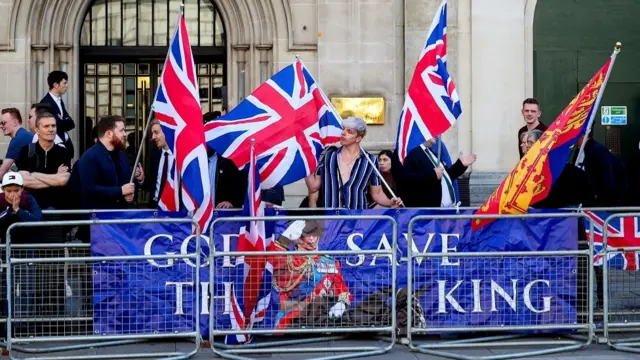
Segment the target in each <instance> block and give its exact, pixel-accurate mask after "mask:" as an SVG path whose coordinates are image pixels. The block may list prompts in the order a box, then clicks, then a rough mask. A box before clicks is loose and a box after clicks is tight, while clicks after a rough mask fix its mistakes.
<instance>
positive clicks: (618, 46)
mask: <svg viewBox="0 0 640 360" xmlns="http://www.w3.org/2000/svg"><path fill="white" fill-rule="evenodd" d="M621 49H622V43H621V42H617V43H616V46H615V47H614V49H613V54H611V65H609V69H607V75H605V77H604V82H603V84H602V87H600V91H598V96H596V101H595V103H594V104H593V109H594V110H595V111H591V115H589V121H588V122H587V130H586V131H585V133H584V138H583V139H582V144H580V151H578V156H577V157H576V162H575V166H578V163H579V161H580V156H581V155H582V154H583V153H584V146H585V144H586V143H587V139H588V138H589V134H590V133H591V127H592V126H593V121H594V119H595V117H596V112H597V111H598V106H599V105H600V100H602V94H604V89H605V87H606V86H607V82H609V75H610V74H611V70H612V69H613V65H614V64H615V62H616V57H617V56H618V54H619V53H620V50H621Z"/></svg>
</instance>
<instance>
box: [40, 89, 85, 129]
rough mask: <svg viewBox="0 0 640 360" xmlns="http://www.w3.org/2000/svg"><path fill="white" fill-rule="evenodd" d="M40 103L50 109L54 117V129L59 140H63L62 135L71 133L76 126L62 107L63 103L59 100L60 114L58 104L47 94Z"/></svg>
mask: <svg viewBox="0 0 640 360" xmlns="http://www.w3.org/2000/svg"><path fill="white" fill-rule="evenodd" d="M40 102H41V103H43V104H47V105H49V107H50V108H51V113H52V114H53V115H54V116H55V117H56V128H57V131H58V136H60V138H61V139H64V138H65V137H64V133H65V132H67V131H71V130H73V129H74V128H75V127H76V124H75V123H74V122H73V119H72V118H71V116H69V113H68V112H67V108H66V107H65V106H64V101H62V100H60V105H62V113H61V112H60V108H58V104H57V103H56V101H55V100H54V99H53V97H52V96H51V94H50V93H47V95H45V96H44V97H43V98H42V100H40Z"/></svg>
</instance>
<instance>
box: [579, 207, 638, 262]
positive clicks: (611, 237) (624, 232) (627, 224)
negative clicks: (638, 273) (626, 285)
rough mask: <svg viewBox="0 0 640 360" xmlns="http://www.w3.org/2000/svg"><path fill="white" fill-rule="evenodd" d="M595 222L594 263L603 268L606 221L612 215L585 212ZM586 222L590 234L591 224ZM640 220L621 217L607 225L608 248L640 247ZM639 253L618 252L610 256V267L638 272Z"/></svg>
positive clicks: (631, 217)
mask: <svg viewBox="0 0 640 360" xmlns="http://www.w3.org/2000/svg"><path fill="white" fill-rule="evenodd" d="M585 215H587V216H588V217H589V218H590V219H591V220H592V221H593V230H594V231H593V242H594V252H595V254H594V256H593V263H594V264H595V265H598V266H602V264H603V262H604V246H603V234H604V230H603V229H604V221H605V219H607V217H609V216H610V215H611V214H610V213H604V212H591V211H585ZM584 221H585V228H586V230H587V234H589V222H588V221H587V220H584ZM639 221H640V219H639V218H638V217H633V216H629V217H620V218H616V219H613V220H612V221H610V222H609V223H608V224H607V225H608V226H607V248H608V249H609V250H616V249H619V250H622V249H624V248H629V247H640V223H639ZM639 260H640V259H639V257H638V251H626V252H622V251H621V252H616V253H611V254H610V255H609V258H608V261H609V267H611V268H614V269H624V270H638V264H640V261H639Z"/></svg>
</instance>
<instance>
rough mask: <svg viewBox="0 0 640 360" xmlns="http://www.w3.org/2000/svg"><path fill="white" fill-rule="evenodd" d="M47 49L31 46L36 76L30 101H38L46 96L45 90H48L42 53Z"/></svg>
mask: <svg viewBox="0 0 640 360" xmlns="http://www.w3.org/2000/svg"><path fill="white" fill-rule="evenodd" d="M48 48H49V45H38V44H34V45H31V50H32V54H33V62H34V65H35V74H36V81H35V90H34V91H35V94H31V98H32V99H37V100H40V98H42V96H44V95H45V94H46V92H47V90H49V86H48V85H47V75H46V74H45V72H44V71H45V70H44V52H45V51H46V50H47V49H48ZM37 100H36V101H37Z"/></svg>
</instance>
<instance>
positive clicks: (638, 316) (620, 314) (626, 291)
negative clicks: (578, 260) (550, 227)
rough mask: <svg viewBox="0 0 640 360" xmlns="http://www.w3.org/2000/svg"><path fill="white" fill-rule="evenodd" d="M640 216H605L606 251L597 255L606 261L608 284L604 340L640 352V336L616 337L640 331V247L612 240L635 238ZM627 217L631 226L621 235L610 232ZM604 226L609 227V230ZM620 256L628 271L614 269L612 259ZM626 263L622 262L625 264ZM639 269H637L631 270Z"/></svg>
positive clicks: (604, 270)
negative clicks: (627, 332) (628, 332)
mask: <svg viewBox="0 0 640 360" xmlns="http://www.w3.org/2000/svg"><path fill="white" fill-rule="evenodd" d="M639 216H640V212H633V213H618V214H612V215H611V216H609V217H608V218H606V219H605V221H604V223H603V224H602V228H603V231H602V234H603V236H602V247H603V249H602V251H601V252H599V253H598V254H596V255H597V256H598V257H600V259H601V260H600V261H601V262H602V284H603V286H604V291H603V292H604V294H603V295H604V306H603V307H604V309H603V310H604V319H603V326H604V337H603V339H601V340H602V341H606V343H607V345H608V346H609V347H611V348H612V349H615V350H620V351H625V352H631V353H638V354H640V337H631V338H629V337H623V338H622V339H614V338H613V336H612V333H613V332H614V331H616V332H618V331H632V330H636V331H637V330H640V311H638V310H639V308H640V273H638V271H637V270H638V269H639V267H640V263H638V253H639V252H640V246H631V247H629V246H626V247H625V246H621V245H622V244H613V245H612V246H611V247H610V246H609V243H610V242H612V239H613V238H614V237H617V238H620V237H623V238H624V237H634V238H637V236H638V224H637V222H636V220H635V218H636V217H639ZM625 218H631V223H630V224H629V226H626V225H625V226H624V227H625V228H624V230H623V229H620V234H617V235H613V234H610V233H609V231H608V229H609V227H610V224H611V222H612V221H613V220H615V219H620V221H621V222H624V221H625ZM604 229H607V231H605V230H604ZM616 255H619V256H618V259H619V262H621V263H624V265H626V266H622V267H627V268H628V269H627V270H623V269H612V267H611V264H610V262H609V260H612V258H613V257H614V256H616ZM621 265H622V264H621ZM629 270H635V271H629ZM614 278H615V280H616V283H617V285H618V286H615V287H614V286H612V282H613V280H614Z"/></svg>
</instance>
